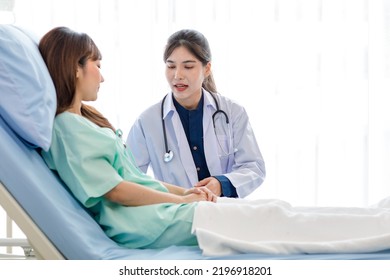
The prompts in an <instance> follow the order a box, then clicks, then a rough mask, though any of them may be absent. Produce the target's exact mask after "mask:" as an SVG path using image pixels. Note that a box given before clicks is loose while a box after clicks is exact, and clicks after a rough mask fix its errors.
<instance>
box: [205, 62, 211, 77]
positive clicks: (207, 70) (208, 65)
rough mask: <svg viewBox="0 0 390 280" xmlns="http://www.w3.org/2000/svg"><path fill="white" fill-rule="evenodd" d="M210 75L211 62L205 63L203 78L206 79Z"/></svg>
mask: <svg viewBox="0 0 390 280" xmlns="http://www.w3.org/2000/svg"><path fill="white" fill-rule="evenodd" d="M210 74H211V62H207V64H206V66H205V71H204V75H205V77H208V76H210Z"/></svg>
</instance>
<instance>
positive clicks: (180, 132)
mask: <svg viewBox="0 0 390 280" xmlns="http://www.w3.org/2000/svg"><path fill="white" fill-rule="evenodd" d="M172 122H173V127H174V129H175V134H176V137H177V139H176V140H177V147H178V151H179V153H178V154H179V156H180V160H181V162H182V164H183V167H184V170H185V172H186V173H187V177H188V178H189V179H190V182H191V185H195V183H196V182H198V176H197V171H196V167H195V163H194V160H193V158H192V154H191V151H190V147H189V145H188V141H187V136H186V134H185V132H184V129H183V125H182V124H181V121H180V117H179V114H177V113H175V114H174V115H173V116H172Z"/></svg>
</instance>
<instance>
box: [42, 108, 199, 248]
mask: <svg viewBox="0 0 390 280" xmlns="http://www.w3.org/2000/svg"><path fill="white" fill-rule="evenodd" d="M42 156H43V158H44V159H45V161H46V163H47V164H48V166H49V167H50V168H51V169H53V170H56V171H57V172H58V174H59V175H60V177H61V179H62V180H63V181H64V182H65V184H66V185H67V186H68V187H69V189H70V190H71V191H72V193H73V194H74V195H75V197H76V198H77V199H78V200H79V201H80V202H81V203H82V204H83V205H84V206H85V207H87V208H89V209H90V210H91V212H92V213H93V215H94V218H95V220H96V221H97V222H98V223H99V224H100V225H101V227H102V228H103V230H104V231H105V233H106V234H107V235H108V236H109V237H110V238H112V239H113V240H114V241H116V242H117V243H118V244H120V245H123V246H125V247H128V248H162V247H167V246H170V245H196V244H197V241H196V237H195V236H194V235H192V234H191V227H192V219H193V214H194V209H195V207H196V203H190V204H174V203H162V204H155V205H148V206H138V207H126V206H123V205H120V204H117V203H113V202H111V201H109V200H107V199H106V198H105V197H104V194H105V193H107V192H108V191H110V190H111V189H112V188H114V187H115V186H116V185H117V184H119V183H120V182H121V181H123V180H128V181H132V182H135V183H139V184H142V185H144V186H146V187H149V188H152V189H156V190H160V191H164V192H167V191H168V190H167V189H166V188H165V186H163V185H162V184H161V183H160V182H158V181H156V180H155V179H153V178H152V177H150V176H148V175H146V174H144V173H142V172H141V171H140V170H139V169H138V167H136V165H135V163H134V160H133V158H132V155H131V153H130V151H128V150H126V148H125V147H124V145H123V142H122V140H121V138H119V137H118V136H117V135H115V133H114V132H113V131H112V130H111V129H108V128H101V127H98V126H97V125H95V124H94V123H92V122H90V121H89V120H87V119H86V118H84V117H81V116H79V115H76V114H73V113H69V112H64V113H62V114H59V115H58V116H57V117H56V118H55V121H54V130H53V139H52V144H51V147H50V150H49V151H48V152H42ZM91 238H93V236H92V237H91Z"/></svg>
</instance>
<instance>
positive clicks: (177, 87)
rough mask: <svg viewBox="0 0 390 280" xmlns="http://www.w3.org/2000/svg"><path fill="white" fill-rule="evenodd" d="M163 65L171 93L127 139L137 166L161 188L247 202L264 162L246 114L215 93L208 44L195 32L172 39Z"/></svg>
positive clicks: (259, 179) (141, 119)
mask: <svg viewBox="0 0 390 280" xmlns="http://www.w3.org/2000/svg"><path fill="white" fill-rule="evenodd" d="M164 62H165V64H166V71H165V75H166V79H167V81H168V84H169V86H170V88H171V92H170V93H168V94H167V95H166V96H165V97H164V98H163V99H162V100H161V101H160V102H159V103H157V104H155V105H153V106H151V107H149V108H148V109H147V110H145V111H144V112H143V113H142V114H141V115H140V116H139V117H138V118H137V120H136V121H135V123H134V124H133V126H132V128H131V129H130V132H129V135H128V138H127V143H126V144H127V146H128V147H129V148H130V150H131V151H132V152H133V154H134V157H135V161H136V162H137V164H138V166H139V167H140V169H141V170H142V171H144V172H147V169H148V167H149V165H151V167H152V170H153V174H154V176H155V177H156V178H157V179H158V180H161V181H164V182H168V183H171V184H175V185H179V186H182V187H186V188H191V187H194V186H195V187H200V186H206V187H207V188H209V189H210V190H212V191H213V192H214V193H215V194H216V195H218V196H226V197H246V196H247V195H249V194H250V193H251V192H253V190H255V189H256V188H257V187H259V186H260V185H261V184H262V183H263V181H264V178H265V165H264V160H263V157H262V155H261V152H260V149H259V147H258V145H257V142H256V138H255V135H254V133H253V131H252V127H251V125H250V123H249V119H248V115H247V113H246V111H245V109H244V108H243V107H242V106H240V105H239V104H237V103H235V102H234V101H232V100H230V99H228V98H226V97H224V96H221V95H220V94H218V93H217V90H216V86H215V83H214V79H213V76H212V72H211V52H210V48H209V44H208V41H207V39H206V38H205V37H204V35H203V34H201V33H199V32H198V31H195V30H187V29H186V30H180V31H178V32H176V33H174V34H172V35H171V36H170V37H169V39H168V42H167V45H166V48H165V52H164Z"/></svg>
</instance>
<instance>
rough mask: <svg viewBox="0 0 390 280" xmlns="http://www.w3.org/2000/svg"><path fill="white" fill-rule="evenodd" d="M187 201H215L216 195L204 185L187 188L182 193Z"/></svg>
mask: <svg viewBox="0 0 390 280" xmlns="http://www.w3.org/2000/svg"><path fill="white" fill-rule="evenodd" d="M183 197H184V199H185V200H186V201H187V202H194V201H210V202H217V196H216V195H215V194H214V193H213V192H212V191H210V190H209V189H208V188H206V187H196V188H192V189H188V190H186V191H185V192H184V194H183Z"/></svg>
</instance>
